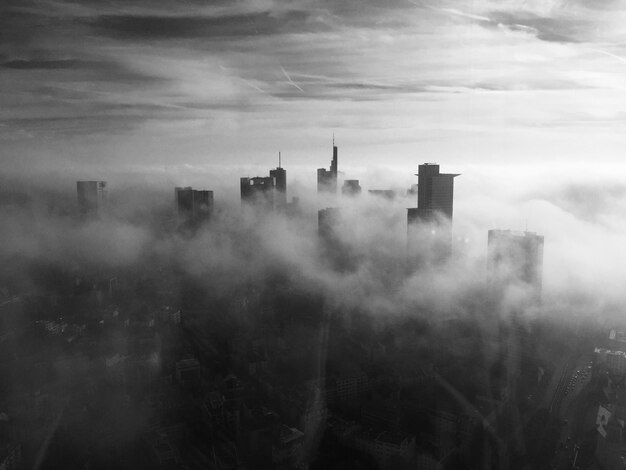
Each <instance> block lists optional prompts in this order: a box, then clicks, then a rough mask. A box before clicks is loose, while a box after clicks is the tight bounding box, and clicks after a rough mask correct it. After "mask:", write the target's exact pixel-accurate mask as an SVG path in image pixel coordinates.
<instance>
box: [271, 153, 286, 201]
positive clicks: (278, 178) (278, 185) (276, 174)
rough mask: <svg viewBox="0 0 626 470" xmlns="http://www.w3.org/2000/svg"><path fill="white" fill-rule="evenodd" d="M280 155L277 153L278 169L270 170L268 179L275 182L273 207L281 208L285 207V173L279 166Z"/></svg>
mask: <svg viewBox="0 0 626 470" xmlns="http://www.w3.org/2000/svg"><path fill="white" fill-rule="evenodd" d="M281 163H282V162H281V154H280V152H278V167H277V168H275V169H273V170H270V177H272V178H274V181H275V186H274V188H275V195H274V205H275V206H276V208H282V207H285V206H286V205H287V171H285V169H284V168H283V167H282V166H281Z"/></svg>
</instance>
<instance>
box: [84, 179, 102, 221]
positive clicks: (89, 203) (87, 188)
mask: <svg viewBox="0 0 626 470" xmlns="http://www.w3.org/2000/svg"><path fill="white" fill-rule="evenodd" d="M106 185H107V183H106V181H77V182H76V194H77V197H78V209H79V210H80V212H81V214H93V213H97V212H98V209H99V208H100V207H102V205H103V204H104V200H105V197H106Z"/></svg>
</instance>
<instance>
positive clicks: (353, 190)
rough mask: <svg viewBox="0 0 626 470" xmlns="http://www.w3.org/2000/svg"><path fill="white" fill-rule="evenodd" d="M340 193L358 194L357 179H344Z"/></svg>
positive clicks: (347, 194) (359, 186)
mask: <svg viewBox="0 0 626 470" xmlns="http://www.w3.org/2000/svg"><path fill="white" fill-rule="evenodd" d="M341 194H343V195H344V196H358V195H359V194H361V185H360V184H359V180H345V181H344V182H343V186H342V188H341Z"/></svg>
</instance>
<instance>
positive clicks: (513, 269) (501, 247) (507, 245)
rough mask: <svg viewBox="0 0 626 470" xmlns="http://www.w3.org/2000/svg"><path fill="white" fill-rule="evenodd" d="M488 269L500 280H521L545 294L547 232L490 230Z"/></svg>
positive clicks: (520, 281) (536, 293)
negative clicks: (543, 275) (544, 272)
mask: <svg viewBox="0 0 626 470" xmlns="http://www.w3.org/2000/svg"><path fill="white" fill-rule="evenodd" d="M487 258H488V266H487V267H488V270H489V275H490V277H491V280H492V281H493V282H496V283H498V284H501V283H505V284H509V283H519V284H520V285H522V286H525V287H527V288H529V289H531V290H532V296H533V297H534V298H535V299H536V300H539V298H540V297H541V278H542V269H543V236H541V235H537V234H536V233H533V232H516V231H512V230H489V234H488V247H487Z"/></svg>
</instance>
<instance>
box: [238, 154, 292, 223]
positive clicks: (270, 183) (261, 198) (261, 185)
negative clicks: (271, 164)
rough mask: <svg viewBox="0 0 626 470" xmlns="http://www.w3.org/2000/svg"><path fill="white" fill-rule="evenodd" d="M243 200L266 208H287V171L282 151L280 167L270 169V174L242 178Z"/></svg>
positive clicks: (279, 160) (279, 161)
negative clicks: (282, 162) (283, 165)
mask: <svg viewBox="0 0 626 470" xmlns="http://www.w3.org/2000/svg"><path fill="white" fill-rule="evenodd" d="M240 185H241V202H242V203H246V204H254V205H257V206H259V207H264V208H265V209H269V210H272V209H277V210H285V211H287V210H288V209H289V207H288V204H287V171H286V170H285V169H284V168H283V167H282V166H281V159H280V153H279V154H278V167H277V168H274V169H273V170H270V175H269V176H255V177H253V178H248V177H244V178H241V180H240Z"/></svg>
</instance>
